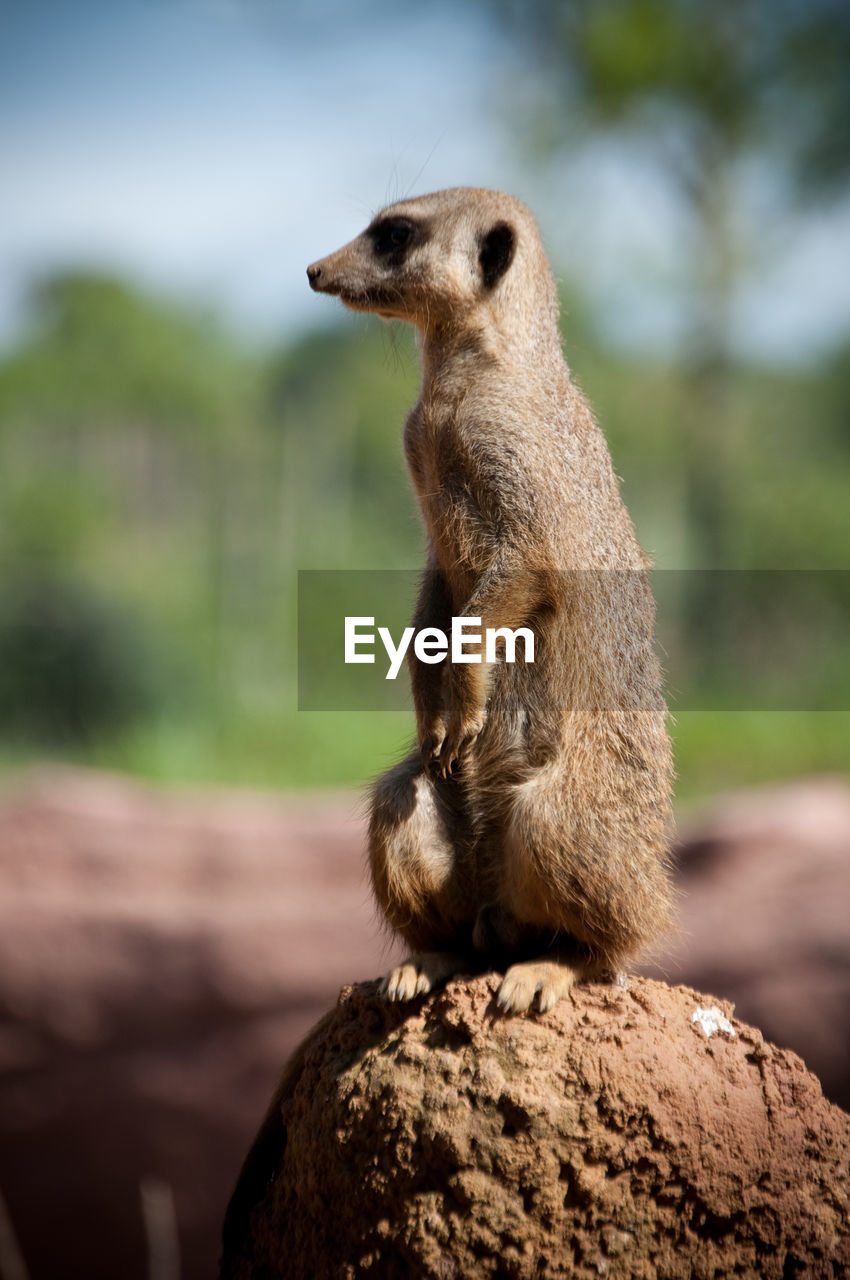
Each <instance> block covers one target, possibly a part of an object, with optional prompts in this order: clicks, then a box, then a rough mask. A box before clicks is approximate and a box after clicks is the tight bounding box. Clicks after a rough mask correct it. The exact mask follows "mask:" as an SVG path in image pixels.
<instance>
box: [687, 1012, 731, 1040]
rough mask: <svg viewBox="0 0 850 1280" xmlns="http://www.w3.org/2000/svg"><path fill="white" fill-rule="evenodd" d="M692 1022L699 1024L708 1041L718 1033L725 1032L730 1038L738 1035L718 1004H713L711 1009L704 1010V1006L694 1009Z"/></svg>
mask: <svg viewBox="0 0 850 1280" xmlns="http://www.w3.org/2000/svg"><path fill="white" fill-rule="evenodd" d="M692 1021H694V1022H697V1023H699V1025H700V1026H701V1027H702V1029H703V1031H704V1032H705V1034H706V1037H707V1038H708V1039H711V1037H712V1036H713V1035H714V1034H715V1032H717V1031H725V1032H726V1033H727V1035H730V1036H734V1035H737V1032H736V1031H735V1028H734V1027H733V1026H732V1023H731V1022H730V1021H729V1019H728V1018H727V1017H726V1016H725V1014H724V1013H723V1011H722V1009H718V1007H717V1005H716V1004H713V1005H712V1006H711V1008H710V1009H703V1007H702V1005H699V1004H698V1005H697V1007H696V1009H694V1016H693V1019H692Z"/></svg>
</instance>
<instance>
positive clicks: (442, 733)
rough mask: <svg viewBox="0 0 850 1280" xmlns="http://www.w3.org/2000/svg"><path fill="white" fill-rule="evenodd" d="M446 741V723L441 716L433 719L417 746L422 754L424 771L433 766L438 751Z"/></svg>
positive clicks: (438, 753)
mask: <svg viewBox="0 0 850 1280" xmlns="http://www.w3.org/2000/svg"><path fill="white" fill-rule="evenodd" d="M445 740H446V722H445V720H444V719H443V717H442V716H439V717H438V718H437V719H435V720H434V721H433V722H432V724H431V727H430V728H429V729H427V730H426V731H425V733H424V734H423V735H422V740H421V742H420V744H419V750H420V752H421V753H422V763H423V765H424V766H425V768H426V769H430V768H432V767H433V766H434V764H435V763H436V761H437V760H438V759H439V756H440V751H441V750H442V746H443V743H444V742H445Z"/></svg>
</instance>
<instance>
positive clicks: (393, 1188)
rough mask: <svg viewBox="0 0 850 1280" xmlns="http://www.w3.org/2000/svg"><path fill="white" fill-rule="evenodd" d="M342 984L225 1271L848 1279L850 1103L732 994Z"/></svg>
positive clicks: (267, 1134) (241, 1199)
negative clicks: (420, 996)
mask: <svg viewBox="0 0 850 1280" xmlns="http://www.w3.org/2000/svg"><path fill="white" fill-rule="evenodd" d="M496 985H497V979H496V978H495V976H489V975H488V976H485V977H479V978H476V979H471V980H458V981H455V982H453V983H452V984H451V985H450V986H449V987H448V988H447V989H446V990H445V991H443V992H439V993H437V994H436V995H434V996H431V997H429V998H428V999H427V1000H424V1001H420V1002H417V1003H416V1005H414V1006H413V1007H412V1008H411V1007H410V1006H407V1007H398V1006H391V1005H388V1004H387V1003H386V1002H385V1001H383V1000H381V999H380V998H378V996H377V985H376V984H375V983H364V984H361V985H359V986H356V987H347V988H345V989H344V990H343V993H342V995H341V997H340V1002H339V1005H338V1007H337V1008H336V1009H335V1010H333V1011H332V1012H331V1013H330V1014H329V1015H328V1016H327V1017H326V1018H325V1019H323V1021H322V1023H320V1024H319V1026H318V1027H317V1028H316V1029H315V1031H314V1033H313V1034H312V1036H311V1037H310V1039H309V1040H308V1042H307V1043H306V1044H305V1046H303V1047H302V1050H301V1051H300V1052H299V1054H297V1055H296V1058H295V1059H294V1060H293V1062H292V1063H291V1064H290V1067H289V1069H288V1070H287V1073H286V1075H285V1077H284V1081H283V1083H282V1086H281V1089H280V1091H279V1094H278V1096H277V1098H276V1100H275V1102H274V1103H273V1105H272V1108H271V1110H270V1112H269V1117H268V1119H267V1120H266V1122H265V1125H264V1126H263V1128H262V1130H261V1132H260V1135H259V1137H258V1139H257V1142H256V1143H255V1146H254V1148H253V1150H252V1152H251V1153H250V1155H249V1158H248V1160H247V1162H246V1166H245V1169H244V1171H243V1174H242V1177H241V1179H240V1183H239V1185H238V1186H237V1190H236V1193H235V1194H234V1198H233V1201H232V1203H231V1208H230V1211H229V1215H228V1220H227V1223H226V1227H225V1255H224V1262H223V1267H222V1276H223V1277H225V1278H226V1280H248V1278H249V1277H252V1278H254V1277H257V1276H263V1277H265V1280H273V1278H277V1277H287V1278H288V1280H297V1278H299V1277H303V1278H304V1280H307V1277H309V1278H310V1280H323V1278H324V1277H334V1278H335V1280H338V1278H341V1277H346V1278H347V1280H354V1277H362V1276H376V1277H378V1276H380V1277H381V1278H382V1280H384V1278H395V1277H399V1280H401V1278H402V1277H407V1276H421V1277H435V1278H438V1280H455V1278H457V1280H460V1278H461V1277H476V1278H477V1277H486V1276H493V1277H496V1276H498V1277H517V1278H518V1280H519V1278H521V1277H529V1278H530V1277H556V1276H558V1277H565V1276H575V1277H588V1278H590V1277H594V1280H596V1278H597V1277H599V1276H600V1275H602V1276H604V1275H609V1274H610V1275H612V1276H614V1275H616V1276H618V1277H642V1278H646V1280H649V1277H656V1276H664V1277H669V1278H674V1280H675V1278H677V1277H682V1280H690V1278H691V1277H695V1278H697V1280H699V1278H701V1277H705V1278H708V1277H717V1276H731V1275H733V1274H734V1275H744V1276H752V1277H755V1276H760V1277H767V1278H770V1277H774V1276H776V1277H783V1280H788V1278H789V1277H792V1276H837V1275H846V1274H848V1273H850V1216H848V1189H849V1188H848V1182H850V1178H849V1177H848V1164H850V1117H848V1116H847V1115H846V1114H845V1113H844V1112H843V1111H840V1110H839V1109H838V1108H837V1107H835V1106H833V1105H832V1104H830V1103H828V1102H827V1101H826V1100H825V1099H824V1098H823V1096H822V1093H821V1089H820V1085H819V1084H818V1081H817V1079H816V1078H815V1077H814V1076H812V1075H811V1074H810V1073H809V1072H808V1071H807V1070H806V1068H805V1066H804V1064H803V1063H802V1062H801V1061H800V1059H799V1058H797V1057H796V1056H795V1055H794V1054H793V1053H790V1052H788V1051H786V1050H780V1049H777V1048H775V1047H774V1046H773V1045H771V1044H769V1043H766V1042H765V1041H764V1039H763V1037H762V1036H761V1034H760V1033H759V1032H758V1031H756V1030H754V1029H753V1028H752V1027H748V1026H746V1025H745V1024H743V1023H740V1022H730V1021H729V1019H730V1018H731V1016H732V1009H731V1007H730V1006H728V1005H723V1006H722V1007H721V1008H717V1002H716V1001H714V1000H713V998H711V997H705V996H701V995H699V994H698V993H696V992H695V991H692V990H691V989H689V988H686V987H673V988H670V987H668V986H666V985H664V984H663V983H659V982H654V981H651V980H649V979H645V978H630V979H628V981H627V983H626V985H625V986H623V987H609V986H603V985H590V986H584V987H579V988H576V989H575V991H574V994H573V998H572V999H571V1000H567V1001H565V1002H562V1003H561V1004H559V1005H558V1006H557V1007H556V1008H555V1009H554V1010H552V1011H551V1012H550V1013H548V1014H546V1015H543V1016H532V1017H529V1018H503V1017H500V1016H498V1015H497V1014H496V1009H495V1001H494V994H495V990H496Z"/></svg>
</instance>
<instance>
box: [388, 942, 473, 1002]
mask: <svg viewBox="0 0 850 1280" xmlns="http://www.w3.org/2000/svg"><path fill="white" fill-rule="evenodd" d="M460 968H462V962H461V960H460V957H458V956H456V955H453V954H452V953H451V952H448V951H423V952H419V953H417V954H415V955H412V956H408V957H407V959H406V960H403V961H402V963H401V964H400V965H397V966H396V967H395V969H390V971H389V973H388V974H387V976H386V977H385V978H384V980H383V982H382V983H381V987H380V992H381V995H382V996H386V997H387V999H388V1000H412V999H413V998H414V997H415V996H425V995H427V994H428V992H429V991H432V990H433V989H434V987H438V986H439V985H440V984H441V983H443V982H445V981H446V979H447V978H450V977H451V976H452V974H454V973H457V972H458V970H459V969H460Z"/></svg>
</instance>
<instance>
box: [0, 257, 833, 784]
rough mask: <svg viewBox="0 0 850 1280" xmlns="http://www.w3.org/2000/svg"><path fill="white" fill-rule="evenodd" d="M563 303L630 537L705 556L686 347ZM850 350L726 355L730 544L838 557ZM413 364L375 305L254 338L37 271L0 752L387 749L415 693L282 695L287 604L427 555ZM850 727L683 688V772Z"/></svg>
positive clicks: (1, 412)
mask: <svg viewBox="0 0 850 1280" xmlns="http://www.w3.org/2000/svg"><path fill="white" fill-rule="evenodd" d="M564 314H565V320H564V329H565V334H566V349H567V353H568V356H569V358H570V362H571V365H572V367H573V370H574V374H575V376H576V377H577V379H578V381H579V382H580V384H581V385H582V386H583V387H584V389H585V390H586V391H587V392H588V394H589V395H590V396H591V398H592V399H593V401H594V403H595V405H596V408H597V411H598V414H599V417H600V420H601V421H602V423H603V425H604V427H605V429H606V433H607V435H608V438H609V440H610V443H611V447H612V452H613V455H614V459H615V465H616V467H617V470H618V472H619V473H620V474H621V475H622V477H623V482H624V496H625V498H626V501H627V503H628V505H629V507H630V510H631V511H632V513H633V515H634V517H635V522H636V525H637V528H638V532H639V535H640V537H641V540H642V541H643V543H644V544H645V545H646V546H647V547H648V548H649V549H650V551H651V552H652V554H653V556H654V558H655V561H656V564H658V565H659V566H661V567H665V566H666V567H679V566H682V565H686V564H688V563H696V564H698V563H700V548H699V547H697V548H694V547H693V545H692V541H691V537H692V535H691V532H690V530H689V525H688V519H687V515H688V513H687V503H686V483H685V475H686V471H687V466H688V441H687V439H686V425H685V424H687V422H688V421H689V416H688V400H689V396H690V394H691V387H690V381H689V372H688V371H687V370H685V371H683V370H681V369H677V368H673V367H668V366H665V365H663V364H662V363H653V362H652V361H649V360H647V359H646V358H642V359H641V360H637V359H633V358H628V357H623V356H614V355H612V353H611V352H610V351H606V350H605V348H604V346H603V345H602V344H601V342H600V340H599V338H598V335H596V334H595V333H594V331H593V328H592V326H591V325H590V323H589V322H588V320H587V317H586V314H585V312H584V310H583V308H582V306H581V304H580V300H578V299H567V300H566V305H565V308H564ZM848 368H850V347H846V348H844V349H843V350H842V351H840V352H836V353H835V354H834V355H833V356H832V357H831V358H830V360H829V361H828V362H827V363H826V364H825V365H824V367H823V368H818V369H813V370H810V371H808V372H806V371H800V370H796V371H794V372H791V373H789V372H783V371H782V370H777V369H769V368H749V367H740V366H737V365H736V366H733V367H732V368H731V369H730V371H729V373H728V392H727V396H726V401H725V404H726V409H725V413H726V431H727V437H728V440H729V469H728V474H727V477H726V478H727V484H726V487H725V491H724V492H725V499H724V500H725V507H724V513H723V519H724V531H725V544H724V546H725V556H726V560H725V562H726V564H727V565H728V566H729V567H733V568H749V569H752V568H789V567H798V568H820V569H829V568H833V569H836V568H845V567H846V561H847V548H848V546H850V504H848V503H847V502H846V501H845V496H846V492H847V489H848V480H850V431H848V426H850V421H848V420H850V377H848ZM418 377H419V375H418V367H417V359H416V356H415V352H414V349H413V342H412V339H411V337H410V335H409V334H408V333H406V332H405V331H398V332H396V331H395V330H392V329H388V328H387V327H385V326H383V325H381V324H380V323H379V322H377V321H375V320H372V319H369V318H363V319H357V320H353V319H349V320H348V321H347V322H346V323H344V325H343V326H342V327H340V328H339V329H338V330H331V331H328V332H322V333H316V334H312V335H308V336H306V337H304V338H302V339H301V340H299V341H297V342H295V343H294V344H292V345H290V346H286V347H283V348H281V349H279V350H273V351H270V352H264V351H250V350H245V349H242V348H240V347H239V346H238V345H237V344H235V343H233V342H232V341H230V340H228V338H227V336H226V334H224V333H223V332H222V331H221V330H219V329H217V328H216V327H215V325H214V324H212V322H211V321H210V320H209V318H208V317H204V316H198V315H193V314H191V313H190V312H188V311H186V310H183V309H181V308H179V307H176V306H173V305H166V304H165V303H163V302H156V301H152V300H151V299H149V298H146V297H144V296H142V295H141V294H139V293H137V292H136V291H135V290H133V289H132V288H131V287H130V286H129V285H126V284H124V283H121V282H118V281H115V280H110V279H106V278H99V277H94V276H91V275H74V274H65V275H62V276H57V277H55V278H53V279H51V280H46V281H44V282H42V283H41V284H40V285H39V287H38V289H37V290H36V291H35V294H34V297H33V307H32V322H31V329H30V332H29V335H28V336H27V338H26V339H25V340H24V341H22V342H21V344H20V346H19V347H18V348H17V349H16V350H14V351H13V352H11V353H10V354H8V355H7V356H6V357H5V358H4V359H3V360H2V361H0V760H2V762H3V763H4V764H5V765H6V766H8V767H13V766H14V765H16V764H17V763H19V762H20V761H21V760H25V759H28V758H31V757H32V756H33V755H34V754H36V753H39V752H44V751H45V750H49V751H50V752H52V753H53V754H54V755H56V754H59V755H62V756H64V757H69V758H72V759H77V760H85V761H90V762H93V763H97V764H100V765H104V764H105V765H108V766H111V767H117V768H125V769H130V770H133V771H136V772H139V773H143V774H145V775H147V776H152V777H156V778H160V779H164V780H174V781H187V780H191V781H228V782H237V783H253V784H264V785H285V786H304V785H332V784H339V783H342V782H346V781H354V780H357V781H363V780H364V779H366V778H368V777H369V776H371V775H374V774H375V773H377V772H378V771H379V770H380V769H382V768H383V767H384V766H385V765H386V764H387V763H389V762H390V761H392V760H393V759H394V758H397V756H398V753H399V752H400V750H401V749H402V748H403V747H404V745H405V742H406V741H407V740H408V739H409V737H410V735H411V733H412V719H411V717H410V716H409V715H408V714H399V713H395V714H393V713H381V714H378V713H375V714H367V713H349V714H343V713H330V712H323V713H307V712H298V711H297V710H296V706H297V681H296V674H297V673H296V670H295V652H296V617H295V606H296V590H297V570H299V569H305V568H334V569H354V568H384V569H389V568H410V567H416V566H418V565H420V564H421V561H422V535H421V532H420V528H419V524H418V520H417V517H416V514H415V506H414V501H413V497H412V494H411V492H410V488H409V484H408V481H407V477H406V475H405V472H404V466H403V462H402V455H401V444H400V433H401V423H402V420H403V416H404V413H405V410H406V409H407V408H408V407H409V406H410V405H411V404H412V403H413V401H414V399H415V396H416V392H417V387H418ZM694 643H695V645H696V646H697V648H698V649H699V645H700V643H701V641H700V636H699V633H697V635H696V637H695V640H694ZM699 651H700V652H703V650H699ZM706 652H707V651H706ZM848 728H850V715H847V714H844V715H842V714H839V713H838V712H835V713H826V712H817V713H816V712H808V713H806V712H795V713H791V712H787V713H779V712H772V713H762V714H756V713H746V714H745V713H737V712H736V713H731V712H710V711H704V712H682V713H681V714H679V715H678V716H677V724H676V726H675V734H676V737H677V744H678V756H679V772H680V779H681V781H680V787H681V792H682V793H683V794H690V793H694V792H699V791H701V790H703V789H705V788H707V787H712V788H713V787H718V786H729V785H736V784H740V783H743V782H745V781H747V780H758V779H761V778H767V777H772V776H776V775H783V774H791V773H795V772H800V771H804V770H807V769H815V768H817V769H824V768H848V767H850V734H848Z"/></svg>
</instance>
